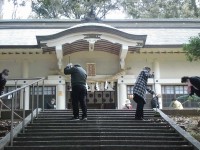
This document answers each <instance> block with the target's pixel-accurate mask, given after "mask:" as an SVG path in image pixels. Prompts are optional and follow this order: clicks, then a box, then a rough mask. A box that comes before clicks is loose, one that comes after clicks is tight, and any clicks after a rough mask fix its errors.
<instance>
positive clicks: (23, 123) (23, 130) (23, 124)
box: [22, 88, 26, 133]
mask: <svg viewBox="0 0 200 150" xmlns="http://www.w3.org/2000/svg"><path fill="white" fill-rule="evenodd" d="M25 89H26V88H24V90H23V98H22V99H23V121H22V132H23V133H24V132H25V129H24V128H25V127H24V126H25V117H26V116H25V115H26V114H25V92H26V91H25Z"/></svg>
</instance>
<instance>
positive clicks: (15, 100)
mask: <svg viewBox="0 0 200 150" xmlns="http://www.w3.org/2000/svg"><path fill="white" fill-rule="evenodd" d="M17 82H18V80H16V81H15V90H16V89H17ZM16 102H17V92H16V93H15V99H14V103H13V104H15V103H16ZM14 109H16V107H15V105H14Z"/></svg>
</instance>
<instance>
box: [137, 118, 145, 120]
mask: <svg viewBox="0 0 200 150" xmlns="http://www.w3.org/2000/svg"><path fill="white" fill-rule="evenodd" d="M135 120H145V119H144V118H135Z"/></svg>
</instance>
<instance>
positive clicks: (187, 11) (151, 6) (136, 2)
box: [121, 0, 200, 18]
mask: <svg viewBox="0 0 200 150" xmlns="http://www.w3.org/2000/svg"><path fill="white" fill-rule="evenodd" d="M121 4H122V6H123V8H124V10H125V12H126V13H127V14H128V15H129V16H131V17H132V18H197V17H198V16H199V13H200V12H199V8H198V7H197V1H196V0H124V1H123V2H122V3H121Z"/></svg>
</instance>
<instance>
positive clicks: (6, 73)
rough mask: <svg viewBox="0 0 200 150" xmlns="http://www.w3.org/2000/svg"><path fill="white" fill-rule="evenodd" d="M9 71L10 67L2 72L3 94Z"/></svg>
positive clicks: (1, 91)
mask: <svg viewBox="0 0 200 150" xmlns="http://www.w3.org/2000/svg"><path fill="white" fill-rule="evenodd" d="M8 73H9V70H8V69H4V70H3V71H2V72H1V73H0V95H2V94H3V92H4V88H5V85H6V82H7V77H8Z"/></svg>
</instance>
